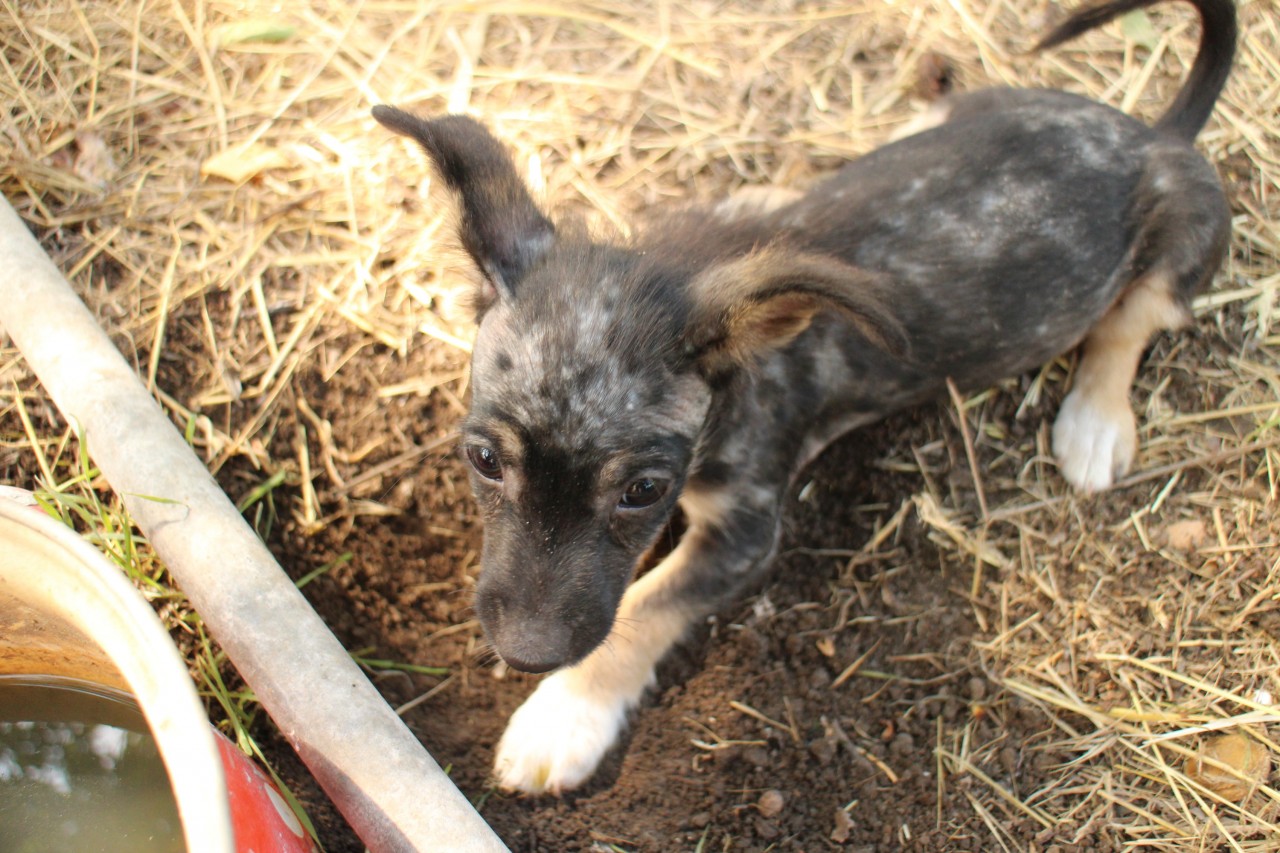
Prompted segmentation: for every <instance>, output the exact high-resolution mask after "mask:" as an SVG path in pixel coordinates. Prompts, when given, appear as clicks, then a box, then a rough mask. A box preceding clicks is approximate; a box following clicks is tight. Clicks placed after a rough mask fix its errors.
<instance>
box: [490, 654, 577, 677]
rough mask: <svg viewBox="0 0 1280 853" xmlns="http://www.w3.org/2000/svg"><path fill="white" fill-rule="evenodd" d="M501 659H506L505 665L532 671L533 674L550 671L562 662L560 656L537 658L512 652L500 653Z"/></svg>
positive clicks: (523, 670)
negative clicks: (519, 655)
mask: <svg viewBox="0 0 1280 853" xmlns="http://www.w3.org/2000/svg"><path fill="white" fill-rule="evenodd" d="M502 659H503V660H504V661H506V662H507V666H509V667H511V668H512V669H518V670H520V671H521V672H532V673H535V674H536V673H539V672H550V671H551V670H553V669H555V668H556V667H558V666H560V664H561V662H562V660H561V659H560V658H551V657H546V658H541V659H539V658H533V657H518V656H516V655H512V654H504V655H502Z"/></svg>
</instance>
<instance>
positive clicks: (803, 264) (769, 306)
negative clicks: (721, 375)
mask: <svg viewBox="0 0 1280 853" xmlns="http://www.w3.org/2000/svg"><path fill="white" fill-rule="evenodd" d="M689 293H690V297H691V299H692V302H693V307H692V312H691V318H690V325H689V340H690V343H691V345H692V349H693V351H694V353H695V354H696V357H697V359H698V360H699V362H700V363H701V365H702V367H703V369H704V370H705V371H706V372H708V373H716V372H719V371H721V370H724V369H725V368H728V367H732V366H735V365H744V364H749V363H750V362H751V361H753V360H754V359H755V358H756V357H757V356H759V355H760V354H762V353H764V352H767V351H769V350H773V349H778V348H780V347H783V346H786V345H787V344H788V343H790V342H791V341H792V340H794V339H795V337H796V336H797V335H799V334H800V333H801V332H803V331H804V330H805V329H806V328H808V326H809V323H810V321H812V320H813V317H814V315H816V314H817V313H818V312H819V311H822V310H828V309H830V310H836V311H839V312H840V313H841V314H843V315H844V316H845V317H846V318H847V319H848V320H849V321H850V322H851V323H852V324H853V326H854V327H855V328H856V329H857V330H858V331H859V332H860V333H861V334H862V336H863V337H865V338H866V339H867V340H868V341H869V342H870V343H871V344H872V345H873V346H875V347H877V348H879V349H882V350H884V351H885V352H888V353H891V354H893V355H897V356H902V357H906V355H907V350H908V345H909V340H908V338H907V333H906V330H905V329H904V328H903V327H902V324H901V323H900V322H899V321H898V320H897V318H896V317H895V316H894V315H893V312H892V311H891V310H890V309H889V302H888V298H887V293H886V289H885V285H884V281H883V279H882V278H881V277H880V276H877V275H875V274H873V273H870V272H867V271H866V270H862V269H859V268H858V267H854V266H850V265H849V264H846V263H843V262H841V261H839V260H836V259H834V258H831V257H827V256H825V255H818V254H812V253H807V252H798V251H790V250H787V249H785V248H782V247H777V246H773V247H768V248H765V249H762V250H759V251H757V252H754V253H752V254H750V255H747V256H746V257H742V258H735V259H733V260H729V261H724V262H721V263H718V264H716V265H714V266H711V267H709V268H707V269H706V270H703V271H702V272H701V273H699V274H698V275H697V276H695V277H694V278H693V280H692V281H691V282H690V285H689Z"/></svg>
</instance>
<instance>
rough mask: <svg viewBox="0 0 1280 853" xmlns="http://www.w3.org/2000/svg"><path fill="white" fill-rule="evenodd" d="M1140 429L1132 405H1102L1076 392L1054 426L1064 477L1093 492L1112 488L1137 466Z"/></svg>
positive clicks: (1069, 398) (1079, 487)
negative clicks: (1135, 459)
mask: <svg viewBox="0 0 1280 853" xmlns="http://www.w3.org/2000/svg"><path fill="white" fill-rule="evenodd" d="M1137 446H1138V429H1137V424H1136V422H1135V421H1134V418H1133V411H1132V410H1131V409H1130V408H1129V403H1128V401H1127V400H1125V401H1116V402H1115V403H1112V404H1110V405H1108V404H1107V402H1102V403H1101V404H1099V402H1098V401H1096V400H1093V399H1090V398H1089V397H1086V396H1085V395H1083V394H1080V393H1077V392H1076V391H1072V392H1071V393H1070V394H1068V395H1067V399H1066V400H1064V401H1063V403H1062V411H1060V412H1059V413H1058V419H1057V420H1056V421H1055V422H1054V424H1053V453H1054V455H1055V456H1057V457H1058V466H1059V468H1060V469H1061V470H1062V476H1063V477H1064V478H1066V481H1067V482H1068V483H1070V484H1071V485H1072V486H1074V487H1075V488H1076V489H1078V490H1080V491H1082V492H1085V493H1089V492H1098V491H1102V490H1103V489H1107V488H1110V487H1111V484H1112V483H1114V482H1115V481H1116V478H1118V477H1120V476H1121V475H1122V474H1124V473H1125V472H1126V471H1128V470H1129V466H1130V465H1131V464H1132V463H1133V456H1134V452H1135V450H1136V449H1137Z"/></svg>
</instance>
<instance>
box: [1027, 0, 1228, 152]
mask: <svg viewBox="0 0 1280 853" xmlns="http://www.w3.org/2000/svg"><path fill="white" fill-rule="evenodd" d="M1161 2H1164V0H1110V2H1107V3H1103V4H1102V5H1100V6H1093V7H1090V8H1088V9H1084V10H1082V11H1080V12H1077V13H1075V14H1074V15H1072V16H1071V17H1070V18H1068V19H1067V20H1066V21H1064V22H1063V23H1061V24H1059V25H1058V27H1057V28H1056V29H1055V30H1054V31H1053V32H1051V33H1049V35H1047V36H1045V37H1044V38H1043V39H1041V40H1040V43H1039V44H1037V45H1036V47H1035V49H1036V50H1045V49H1047V48H1050V47H1056V46H1057V45H1060V44H1062V43H1063V42H1065V41H1067V40H1069V39H1072V38H1075V37H1076V36H1078V35H1080V34H1081V33H1084V32H1088V31H1089V30H1092V29H1094V28H1096V27H1100V26H1102V25H1103V24H1105V23H1106V22H1107V21H1110V20H1111V19H1112V18H1115V17H1117V16H1118V15H1123V14H1124V13H1126V12H1131V11H1133V10H1135V9H1142V8H1145V7H1147V6H1154V5H1155V4H1156V3H1161ZM1187 2H1189V3H1190V4H1191V5H1192V6H1195V7H1196V11H1197V12H1199V13H1200V49H1199V51H1198V52H1197V53H1196V59H1195V62H1194V64H1192V66H1191V74H1190V75H1188V77H1187V82H1186V83H1185V84H1183V87H1182V91H1180V92H1178V97H1177V98H1176V99H1175V100H1174V102H1173V104H1172V105H1171V106H1170V107H1169V109H1168V111H1167V112H1165V114H1164V115H1163V116H1161V117H1160V120H1159V121H1158V122H1156V127H1157V128H1158V129H1160V130H1165V131H1168V132H1169V133H1172V134H1174V135H1175V136H1179V137H1181V138H1183V139H1185V140H1187V141H1188V142H1190V141H1192V140H1193V139H1195V138H1196V134H1197V133H1199V132H1200V128H1202V127H1204V123H1205V122H1206V121H1208V120H1209V114H1210V113H1212V112H1213V105H1214V103H1215V102H1216V101H1217V100H1218V95H1219V94H1221V93H1222V87H1223V86H1224V85H1226V82H1227V76H1228V75H1229V74H1230V73H1231V61H1232V59H1233V58H1234V57H1235V52H1236V5H1235V0H1187Z"/></svg>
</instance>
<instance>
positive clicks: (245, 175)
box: [200, 142, 293, 184]
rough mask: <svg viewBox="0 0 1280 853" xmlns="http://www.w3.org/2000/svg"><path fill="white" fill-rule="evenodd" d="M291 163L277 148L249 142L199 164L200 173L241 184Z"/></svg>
mask: <svg viewBox="0 0 1280 853" xmlns="http://www.w3.org/2000/svg"><path fill="white" fill-rule="evenodd" d="M292 165H293V161H292V160H290V159H289V158H288V156H286V155H285V153H284V152H283V151H281V150H279V149H278V148H272V147H271V146H269V145H263V144H262V143H260V142H250V143H248V144H245V145H236V146H233V147H231V148H228V149H226V150H225V151H220V152H218V153H217V154H214V155H213V156H212V157H210V158H208V159H207V160H205V161H204V162H203V163H201V164H200V174H201V175H203V176H204V177H206V178H222V179H223V180H227V181H231V182H232V183H233V184H242V183H244V182H245V181H247V180H249V179H250V178H253V177H256V176H257V175H260V174H262V173H263V172H266V171H268V170H270V169H287V168H289V167H290V166H292Z"/></svg>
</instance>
